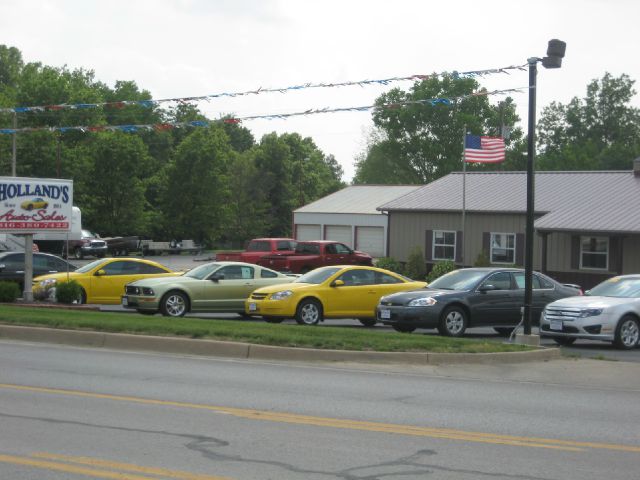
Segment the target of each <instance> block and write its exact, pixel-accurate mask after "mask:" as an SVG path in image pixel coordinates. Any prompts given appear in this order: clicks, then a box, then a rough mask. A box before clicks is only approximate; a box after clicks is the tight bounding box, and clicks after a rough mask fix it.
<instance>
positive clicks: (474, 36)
mask: <svg viewBox="0 0 640 480" xmlns="http://www.w3.org/2000/svg"><path fill="white" fill-rule="evenodd" d="M0 7H1V9H0V44H5V45H8V46H14V47H17V48H18V49H19V50H20V51H21V52H22V54H23V58H24V60H25V62H34V61H39V62H42V63H43V64H46V65H51V66H57V67H60V66H63V65H66V66H67V67H68V68H70V69H75V68H85V69H92V70H94V71H95V75H96V79H97V80H100V81H102V82H105V83H107V84H108V85H110V86H113V84H114V82H115V81H116V80H134V81H135V82H136V83H137V85H138V86H139V87H140V88H142V89H146V90H149V91H150V92H151V94H152V95H153V98H174V97H190V96H199V95H207V94H215V93H220V92H238V91H245V90H251V89H256V88H258V87H263V88H267V87H269V88H274V87H287V86H292V85H298V84H301V83H331V82H344V81H356V80H363V79H381V78H387V77H395V76H408V75H412V74H429V73H433V72H442V71H453V70H457V71H468V70H480V69H489V68H497V67H505V66H509V65H520V64H525V63H526V61H527V58H528V57H536V56H537V57H542V56H544V55H545V53H546V48H547V42H548V40H550V39H552V38H559V39H561V40H563V41H565V42H567V53H566V57H565V59H564V63H563V67H562V69H560V70H544V69H543V68H542V67H540V70H539V74H538V97H537V98H538V117H539V114H540V111H541V109H542V108H543V107H544V106H545V105H548V104H549V103H550V102H552V101H559V102H562V103H566V102H568V101H569V100H570V99H571V98H572V97H574V96H578V97H583V96H584V95H585V93H586V86H587V84H588V83H589V82H590V81H591V80H593V79H599V78H601V77H602V75H603V74H604V73H605V72H607V71H608V72H610V73H611V74H613V75H614V76H618V75H620V74H622V73H627V74H629V75H630V76H631V78H632V79H634V80H640V61H639V60H638V46H639V45H640V42H639V41H638V35H637V25H638V19H639V18H640V2H637V1H633V0H608V1H607V0H581V1H574V0H565V1H563V0H554V1H547V0H537V1H527V2H522V1H518V0H511V1H501V0H485V1H482V2H480V1H473V0H457V1H449V2H445V1H441V2H435V1H427V0H423V1H419V0H394V1H391V0H382V1H379V0H352V1H349V0H323V1H316V0H264V1H260V0H210V1H206V0H174V1H168V0H148V1H147V0H126V1H123V0H103V1H90V0H77V1H76V0H0ZM480 82H481V84H482V85H483V86H486V87H487V88H488V89H490V90H494V89H507V88H516V87H526V86H527V83H528V74H527V72H526V71H523V72H519V71H518V72H514V73H512V74H511V75H499V76H492V77H487V78H486V79H484V80H480ZM394 86H400V87H402V88H404V89H408V88H409V87H410V86H411V84H410V83H409V82H403V83H397V84H393V85H390V86H387V87H359V86H356V87H341V88H329V89H304V90H300V91H296V92H291V93H287V94H280V93H271V94H266V93H264V94H260V95H256V96H250V97H243V98H236V99H227V100H224V101H222V100H215V101H211V102H209V103H202V104H200V105H199V107H200V108H201V109H202V110H203V111H205V112H206V113H207V115H208V116H209V117H210V118H218V117H219V116H220V115H221V114H225V113H233V114H235V115H236V116H248V115H254V114H259V115H260V114H275V113H288V112H301V111H305V110H309V109H312V108H324V107H329V108H339V107H351V106H364V105H371V104H372V103H373V102H374V100H375V98H376V97H377V96H379V95H380V94H381V93H382V92H384V91H386V90H388V89H390V88H392V87H394ZM514 98H515V101H516V103H517V104H518V106H519V113H520V116H521V119H522V123H521V126H522V128H523V129H525V131H526V128H527V124H526V120H527V115H526V111H527V94H526V92H524V91H523V93H521V94H515V95H514ZM499 100H500V98H498V97H492V99H491V102H492V103H497V102H498V101H499ZM634 104H636V105H638V104H639V102H638V96H636V98H635V99H634ZM425 108H429V107H425ZM370 118H371V113H370V112H349V113H328V114H321V115H314V116H306V117H300V118H295V119H289V120H253V121H247V122H245V123H244V126H246V127H247V128H249V129H251V130H252V132H253V134H254V135H255V136H256V138H257V139H258V140H259V139H260V137H261V136H262V135H263V134H265V133H268V132H271V131H277V132H278V133H284V132H298V133H300V134H301V135H303V136H310V137H312V138H313V139H314V141H315V142H316V144H317V145H318V146H319V147H320V148H321V149H322V150H323V151H324V153H325V154H333V155H335V156H336V158H337V159H338V161H339V162H340V164H341V165H342V166H343V168H344V170H345V180H347V181H348V180H350V179H351V177H352V176H353V172H354V165H353V163H354V159H355V157H356V156H357V155H358V154H359V153H360V152H362V151H363V149H364V147H365V144H366V138H367V134H368V131H369V130H370V128H371V125H372V124H371V121H370ZM630 168H631V167H630Z"/></svg>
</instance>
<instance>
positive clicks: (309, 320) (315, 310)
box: [296, 298, 322, 325]
mask: <svg viewBox="0 0 640 480" xmlns="http://www.w3.org/2000/svg"><path fill="white" fill-rule="evenodd" d="M321 321H322V305H320V303H319V302H318V301H317V300H314V299H312V298H306V299H304V300H302V301H301V302H300V303H299V304H298V308H297V309H296V322H298V323H299V324H300V325H317V324H318V323H320V322H321Z"/></svg>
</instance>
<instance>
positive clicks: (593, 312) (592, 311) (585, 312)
mask: <svg viewBox="0 0 640 480" xmlns="http://www.w3.org/2000/svg"><path fill="white" fill-rule="evenodd" d="M601 313H602V308H585V309H582V310H580V314H579V315H578V317H580V318H586V317H597V316H598V315H600V314H601Z"/></svg>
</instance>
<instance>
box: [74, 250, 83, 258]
mask: <svg viewBox="0 0 640 480" xmlns="http://www.w3.org/2000/svg"><path fill="white" fill-rule="evenodd" d="M73 256H74V257H76V259H77V260H82V259H83V258H84V253H82V249H81V248H80V247H76V248H75V250H74V251H73Z"/></svg>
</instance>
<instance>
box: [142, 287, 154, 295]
mask: <svg viewBox="0 0 640 480" xmlns="http://www.w3.org/2000/svg"><path fill="white" fill-rule="evenodd" d="M142 294H143V295H150V296H154V295H155V293H154V291H153V288H149V287H142Z"/></svg>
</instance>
